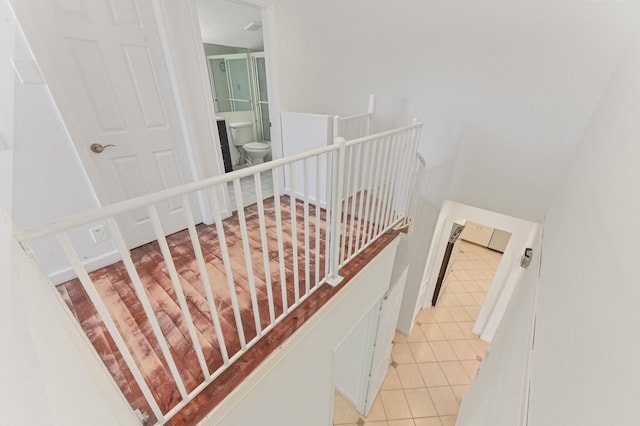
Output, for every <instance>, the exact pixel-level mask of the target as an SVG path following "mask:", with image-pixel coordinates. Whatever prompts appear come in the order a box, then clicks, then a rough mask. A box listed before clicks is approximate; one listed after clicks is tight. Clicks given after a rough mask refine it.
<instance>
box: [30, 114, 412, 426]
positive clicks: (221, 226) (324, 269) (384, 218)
mask: <svg viewBox="0 0 640 426" xmlns="http://www.w3.org/2000/svg"><path fill="white" fill-rule="evenodd" d="M421 128H422V123H419V122H417V121H415V122H414V123H413V124H412V125H410V126H407V127H403V128H399V129H395V130H391V131H387V132H383V133H378V134H375V135H371V136H366V137H362V138H359V139H354V140H350V141H345V140H344V139H343V138H339V139H338V140H336V143H335V144H334V145H331V146H326V147H322V148H319V149H315V150H313V151H309V152H306V153H303V154H299V155H294V156H291V157H287V158H283V159H278V160H274V161H271V162H268V163H264V164H259V165H255V166H253V167H250V168H246V169H243V170H238V171H234V172H232V173H228V174H226V175H222V176H217V177H214V178H210V179H206V180H202V181H199V182H193V183H189V184H186V185H183V186H180V187H175V188H172V189H168V190H165V191H162V192H158V193H154V194H149V195H145V196H142V197H138V198H135V199H131V200H126V201H123V202H120V203H116V204H112V205H109V206H105V207H102V208H99V209H96V210H92V211H89V212H83V213H79V214H75V215H72V216H68V217H66V218H63V219H61V220H57V221H55V222H52V223H50V224H48V225H45V226H39V227H34V228H30V229H25V230H21V231H18V238H19V239H20V241H21V242H22V243H23V245H24V244H27V245H28V244H29V243H30V242H33V241H36V240H39V239H42V238H47V237H50V236H54V237H55V239H56V240H57V241H58V243H59V245H60V248H61V250H62V251H63V252H64V254H65V256H66V257H67V259H68V260H69V263H70V265H71V266H72V267H73V269H74V271H75V273H76V275H77V277H78V280H79V281H80V283H81V285H82V287H83V288H84V290H85V291H86V293H87V295H88V297H89V298H90V300H91V302H92V304H93V305H94V307H95V309H96V311H97V313H98V314H99V316H100V319H101V320H102V321H103V322H104V325H105V327H106V329H107V330H108V332H109V333H110V335H111V336H112V338H113V340H114V342H115V345H116V346H117V349H118V351H120V353H121V354H122V357H123V359H124V362H125V363H126V365H127V367H128V368H129V369H130V371H131V373H132V375H133V378H134V380H135V382H136V383H137V385H138V386H139V387H140V389H141V391H142V394H143V395H144V399H145V400H146V402H147V403H148V406H149V408H150V410H151V413H150V414H153V416H154V417H155V419H156V424H164V423H166V422H167V421H168V420H169V419H170V418H171V417H173V416H174V415H175V414H176V413H177V412H178V411H180V409H181V408H183V407H184V406H185V405H186V404H187V403H188V402H189V401H191V400H192V399H193V398H194V397H195V396H196V395H198V394H199V393H200V392H201V391H202V390H203V389H204V388H205V387H206V386H207V385H209V384H210V383H211V382H212V381H213V380H215V379H216V377H218V376H219V375H220V374H221V373H222V372H223V371H225V370H226V369H227V368H228V367H229V366H230V365H231V364H233V362H234V361H236V360H237V359H238V358H239V357H240V356H241V355H242V354H244V353H245V352H246V351H247V350H248V349H249V348H251V347H252V346H253V345H254V344H255V343H256V342H257V341H258V340H259V339H260V338H261V337H262V336H264V335H265V333H268V332H269V331H270V330H271V329H272V328H273V327H274V326H275V325H277V324H278V323H279V322H281V321H282V320H283V319H284V318H285V317H286V316H287V315H288V314H289V313H290V312H291V311H292V310H293V309H295V308H296V307H297V306H298V305H300V303H302V302H303V301H304V300H306V299H307V298H308V297H309V296H310V295H311V294H313V293H314V291H316V290H317V289H318V288H319V287H320V286H321V285H323V284H324V283H328V284H330V285H333V286H335V285H337V284H338V283H339V282H340V280H341V277H340V275H339V272H340V268H341V267H343V266H344V265H345V264H347V263H348V262H349V261H350V260H352V259H353V258H354V257H355V256H357V255H358V254H359V253H361V252H362V251H363V250H365V249H366V248H367V247H369V246H370V245H371V244H373V243H374V242H375V241H376V240H377V239H378V238H379V237H381V236H382V235H383V234H384V233H386V232H387V231H389V230H390V229H392V228H394V227H395V226H396V225H398V224H399V223H401V222H403V221H404V220H405V218H406V217H407V215H408V212H409V210H408V209H409V206H410V200H411V190H412V185H413V179H414V172H415V170H416V161H417V159H416V150H417V144H418V141H419V134H420V131H421ZM265 174H267V175H268V174H271V177H272V190H273V209H272V213H268V212H271V210H267V209H266V207H265V203H267V202H270V201H269V200H270V198H267V199H266V200H263V192H262V191H263V187H264V184H263V182H262V180H263V177H264V176H265ZM300 177H301V179H300ZM243 178H247V179H252V181H253V187H254V189H255V192H256V195H257V197H256V204H255V205H252V206H251V207H247V208H245V207H243V205H244V203H243V192H242V190H241V179H243ZM297 180H301V182H297ZM285 181H286V183H285ZM227 183H231V185H232V186H233V190H234V194H235V203H236V208H237V213H236V215H237V221H238V226H239V229H240V237H239V242H238V244H240V245H241V246H242V249H241V250H233V253H232V250H231V248H230V247H229V246H228V244H227V236H228V235H229V227H228V225H226V221H223V219H222V218H221V216H220V214H219V212H214V214H213V216H214V223H213V224H212V225H211V226H206V225H196V224H195V222H194V219H193V215H192V207H191V200H192V199H196V198H197V197H192V195H194V194H197V193H201V194H199V195H204V196H205V197H206V196H207V195H208V196H211V197H212V199H216V198H215V188H216V187H218V186H219V185H222V186H224V187H225V189H226V187H227ZM269 189H271V188H269ZM283 190H284V193H283ZM174 198H180V199H181V200H182V203H183V213H184V219H185V229H186V230H187V231H188V237H189V238H188V240H189V241H190V244H189V248H188V249H189V250H190V251H192V252H193V257H194V258H195V259H194V261H195V265H197V267H194V269H197V272H198V274H199V284H198V285H201V286H202V288H203V289H204V292H205V296H206V305H207V308H208V310H209V314H210V321H211V325H212V328H213V332H214V333H215V340H216V341H217V344H218V350H219V353H220V354H221V357H222V363H221V365H219V366H216V367H215V368H212V367H211V365H210V363H208V360H207V359H206V355H205V351H204V350H203V345H202V337H201V336H200V335H201V333H202V330H199V329H197V328H196V326H195V325H194V319H193V318H192V312H191V309H193V308H192V307H191V308H190V305H189V299H188V298H187V297H186V296H185V288H184V285H183V282H182V281H181V280H182V279H183V278H182V277H181V276H180V274H179V273H178V269H177V267H176V262H175V258H174V254H172V250H171V246H170V244H173V243H172V241H173V240H171V238H173V237H171V236H169V237H167V236H165V233H164V231H163V225H162V221H161V218H160V217H159V215H158V212H157V208H156V206H157V205H158V204H159V203H162V202H166V201H167V200H170V199H174ZM286 208H288V209H289V211H290V213H289V214H283V210H286ZM136 209H146V211H147V213H148V217H149V220H150V221H151V223H152V225H153V229H154V232H155V236H156V238H157V244H158V247H159V250H160V252H161V255H162V259H163V262H164V267H165V268H166V273H167V275H168V276H169V278H170V281H171V287H172V289H173V291H174V292H175V297H176V299H177V304H178V305H179V309H180V315H181V321H184V324H185V325H186V328H187V331H188V337H187V338H188V340H189V341H190V344H191V345H192V346H193V351H194V352H195V356H196V358H197V364H198V366H199V369H200V370H201V372H202V377H203V380H201V381H200V382H199V383H196V384H194V383H189V384H186V383H185V379H184V374H183V372H181V371H180V368H179V365H178V362H177V361H176V359H175V358H174V355H173V354H172V351H171V347H170V343H169V341H168V338H167V336H165V333H164V332H163V330H162V327H161V324H160V321H159V319H158V316H157V313H156V312H155V311H154V302H153V301H152V300H151V299H150V296H149V294H148V289H147V288H146V287H145V285H146V284H148V283H146V282H145V278H144V277H142V276H141V274H140V272H139V270H138V267H137V265H136V262H135V261H134V258H133V257H132V252H131V251H130V250H129V248H128V247H127V246H126V243H125V239H124V238H123V236H122V233H121V231H120V228H119V226H118V223H117V217H118V216H120V215H122V214H123V213H125V212H130V211H133V210H136ZM256 211H257V216H258V220H257V222H259V230H258V235H256V234H252V235H250V230H249V229H248V228H247V213H250V214H252V215H253V217H255V213H254V212H256ZM97 220H105V222H106V225H107V234H108V235H109V236H110V237H111V238H112V240H113V241H114V243H115V246H116V247H117V250H118V252H119V254H120V256H121V259H122V260H121V262H122V263H121V264H120V263H118V264H117V265H119V267H120V270H122V271H126V275H128V277H129V280H130V282H131V284H132V286H133V288H134V289H135V295H136V297H137V299H138V301H139V303H140V305H141V306H142V309H143V311H144V314H145V315H146V320H147V321H148V323H149V325H150V328H151V330H152V333H153V336H154V337H155V339H156V340H157V343H158V346H159V351H160V352H161V354H162V357H163V358H164V360H165V361H166V365H167V367H168V370H169V373H170V376H171V379H172V380H173V381H174V383H175V387H176V389H177V390H178V392H179V395H180V400H179V402H177V403H173V404H174V405H172V406H167V405H166V404H163V403H161V401H158V400H157V398H156V396H154V392H153V391H152V389H151V387H150V385H149V377H145V374H144V373H143V371H142V369H141V366H140V363H141V360H140V359H139V357H138V356H137V354H136V353H135V350H133V349H131V347H132V345H131V343H132V342H128V341H127V340H126V336H125V335H123V334H122V332H121V330H120V327H119V323H118V317H117V315H116V313H115V311H114V309H111V308H110V306H109V305H108V302H107V301H105V300H104V299H103V296H102V295H101V293H100V291H98V288H97V284H96V282H95V280H94V277H93V276H92V273H90V272H89V271H87V269H86V267H85V265H84V264H83V262H82V259H81V256H80V255H79V254H78V251H77V249H76V248H75V247H74V243H73V242H72V239H71V237H70V235H72V234H73V231H74V229H75V228H77V227H80V226H82V225H85V224H88V223H92V222H95V221H97ZM254 222H255V221H254ZM254 222H252V223H254ZM207 232H208V233H209V234H210V235H213V234H214V233H215V239H216V241H217V245H218V248H219V253H220V254H219V258H221V263H222V265H221V267H220V270H223V271H224V277H225V280H226V283H225V284H224V285H223V286H222V287H221V286H220V285H218V286H217V287H216V286H214V285H213V284H214V283H213V281H212V280H213V279H214V278H213V277H212V276H211V273H210V272H209V271H208V268H207V266H208V264H207V262H208V260H207V259H208V256H210V253H209V252H210V251H211V250H212V249H211V248H209V249H206V250H205V249H203V244H202V233H207ZM251 237H253V239H252V238H251ZM287 248H288V249H289V250H290V251H291V253H290V254H291V256H290V258H289V254H288V252H287ZM258 252H259V253H258ZM252 254H253V256H252ZM237 257H243V258H242V259H238V258H237ZM243 264H244V267H243V269H242V271H241V272H242V275H243V276H245V277H246V281H247V282H246V283H244V284H242V285H244V286H246V290H247V292H248V294H249V297H248V300H246V299H247V298H244V299H243V300H245V301H244V302H242V301H241V300H240V299H239V297H238V293H239V291H240V290H241V289H240V288H239V287H238V286H239V285H240V284H238V283H239V282H240V279H239V277H238V268H240V267H241V266H238V265H243ZM276 264H277V266H276ZM287 267H288V268H289V270H290V271H292V272H289V273H288V271H287ZM124 274H125V272H123V275H124ZM258 274H259V275H260V276H263V277H264V279H263V280H262V281H264V282H262V281H261V282H260V283H258V282H257V281H256V276H257V275H258ZM218 276H219V275H218ZM225 285H226V290H225V291H226V292H228V296H227V297H228V299H225V303H227V304H228V305H230V306H231V307H232V310H233V316H232V320H229V321H227V323H229V322H231V323H232V325H233V327H235V331H234V333H235V334H234V335H233V336H232V337H233V339H232V340H233V342H236V338H237V342H238V345H237V346H239V347H232V346H233V345H232V343H233V342H231V341H230V340H229V339H228V338H225V336H227V337H228V336H229V333H227V334H225V333H224V330H223V324H222V321H221V312H220V310H219V309H218V306H220V301H221V298H223V297H224V296H223V295H221V294H218V293H220V292H218V293H216V292H215V291H214V288H218V289H220V288H224V286H225ZM291 289H292V291H291ZM242 291H244V287H243V289H242ZM259 292H260V293H261V294H264V293H266V303H267V307H266V308H265V307H262V311H261V310H260V306H259V300H258V299H259V297H258V296H259V295H258V293H259ZM289 292H291V294H290V293H289ZM243 303H245V305H243ZM243 308H244V310H245V311H246V310H251V311H252V314H253V315H252V321H251V320H249V321H248V320H247V318H246V316H245V318H243V316H242V312H243ZM120 326H121V325H120ZM247 326H248V327H249V328H250V329H252V330H251V331H248V330H247ZM254 328H255V331H253V329H254ZM254 332H255V335H253V334H254ZM211 339H213V337H211Z"/></svg>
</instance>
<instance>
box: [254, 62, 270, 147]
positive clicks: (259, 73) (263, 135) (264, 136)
mask: <svg viewBox="0 0 640 426" xmlns="http://www.w3.org/2000/svg"><path fill="white" fill-rule="evenodd" d="M251 61H252V64H253V74H254V90H255V93H254V99H255V110H256V116H257V120H258V133H259V136H260V140H265V141H269V140H271V121H270V120H269V94H268V93H267V68H266V63H265V59H264V52H259V53H252V54H251Z"/></svg>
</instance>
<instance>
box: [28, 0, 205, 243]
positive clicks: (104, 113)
mask: <svg viewBox="0 0 640 426" xmlns="http://www.w3.org/2000/svg"><path fill="white" fill-rule="evenodd" d="M17 13H18V17H19V19H20V20H21V22H24V23H25V30H26V33H27V37H28V38H29V41H30V43H31V45H32V46H33V50H34V55H35V57H36V60H37V61H38V63H39V64H40V66H41V69H42V71H43V74H44V75H45V78H46V80H47V83H48V85H49V87H50V89H51V92H52V94H53V97H54V100H55V102H56V104H57V105H58V108H59V110H60V113H61V115H62V118H63V120H64V121H65V124H66V126H67V128H68V129H69V133H70V135H71V139H72V140H73V142H74V144H75V146H76V150H77V151H78V154H79V156H80V158H81V160H82V162H83V165H84V167H85V170H86V172H87V175H88V176H89V179H90V181H91V183H92V186H93V188H94V189H95V191H96V193H97V195H98V198H99V200H100V203H101V204H103V205H104V204H111V203H114V202H117V201H122V200H125V199H128V198H131V197H135V196H139V195H143V194H147V193H149V192H155V191H159V190H163V189H166V188H169V187H173V186H176V185H180V184H183V183H186V182H188V181H190V180H191V178H190V176H191V173H190V167H189V162H188V158H187V154H186V147H185V145H184V137H183V134H182V131H181V129H180V124H179V120H178V114H177V110H176V105H175V100H174V98H173V92H172V88H171V84H170V80H169V74H168V69H167V65H166V61H165V58H164V56H163V51H162V46H161V43H160V39H159V35H158V32H157V28H156V25H155V24H156V23H155V18H154V13H153V9H152V4H151V0H137V1H134V0H110V1H93V0H75V1H74V0H23V1H21V2H19V5H18V6H17ZM93 143H99V144H101V145H103V146H106V145H112V146H110V147H107V148H105V149H104V151H102V152H101V153H94V152H92V151H91V150H90V149H89V146H90V145H91V144H93ZM156 207H157V209H158V213H159V215H160V218H161V221H162V225H163V229H164V231H165V232H166V233H167V234H169V233H172V232H176V231H178V230H180V229H183V228H184V227H185V224H184V218H183V213H182V200H181V199H175V200H169V201H168V202H165V203H161V204H158V205H157V206H156ZM193 210H194V213H195V214H199V210H200V209H198V208H194V209H193ZM195 220H196V223H198V222H200V221H201V218H200V217H195ZM118 223H119V225H120V226H121V228H122V229H121V230H122V233H123V235H124V237H125V239H126V241H127V244H128V246H129V247H136V246H138V245H141V244H144V243H146V242H148V241H152V240H154V239H155V235H154V233H153V230H152V227H151V226H150V223H149V219H148V216H147V213H146V209H141V211H138V212H133V213H132V214H127V215H123V216H122V217H119V218H118Z"/></svg>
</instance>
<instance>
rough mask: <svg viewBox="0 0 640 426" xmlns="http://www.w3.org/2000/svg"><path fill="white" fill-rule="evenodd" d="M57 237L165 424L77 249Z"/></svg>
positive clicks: (137, 381) (60, 236) (140, 385)
mask: <svg viewBox="0 0 640 426" xmlns="http://www.w3.org/2000/svg"><path fill="white" fill-rule="evenodd" d="M56 237H57V240H58V242H59V244H60V247H61V248H62V251H63V252H64V254H65V255H66V256H67V259H69V261H70V262H71V266H72V267H73V270H74V271H75V272H76V274H77V275H78V279H79V280H80V283H81V284H82V287H83V288H84V291H85V292H86V293H87V295H88V296H89V299H90V300H91V303H93V306H94V307H95V309H96V311H97V312H98V315H99V316H100V319H101V320H102V322H103V323H104V325H105V327H106V328H107V331H108V332H109V334H110V335H111V338H112V339H113V341H114V343H115V344H116V347H117V348H118V351H120V354H121V355H122V359H123V360H124V362H125V363H126V364H127V367H128V368H129V371H131V374H132V375H133V378H134V380H135V381H136V383H137V384H138V387H140V391H142V395H144V399H145V400H146V401H147V403H148V404H149V407H151V411H153V414H154V415H155V416H156V419H157V421H158V422H159V423H160V422H163V420H164V414H163V413H162V410H161V409H160V407H159V406H158V403H157V402H156V399H155V398H154V397H153V394H152V393H151V389H150V388H149V386H148V385H147V382H146V381H145V379H144V376H143V375H142V372H141V371H140V368H138V365H137V363H136V361H135V359H134V358H133V355H132V354H131V352H130V351H129V348H128V347H127V344H126V342H125V341H124V339H123V338H122V335H121V334H120V331H119V330H118V327H117V326H116V324H115V322H114V320H113V318H112V316H111V313H110V312H109V310H108V309H107V307H106V306H105V304H104V302H103V301H102V298H101V297H100V294H98V291H97V290H96V288H95V287H94V285H93V281H91V278H90V277H89V274H88V273H87V270H86V269H85V267H84V265H83V264H82V261H81V260H80V257H79V256H78V254H77V253H76V251H75V249H74V248H73V244H71V241H70V240H69V237H68V236H67V234H65V233H60V234H56Z"/></svg>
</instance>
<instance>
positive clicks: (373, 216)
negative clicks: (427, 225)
mask: <svg viewBox="0 0 640 426" xmlns="http://www.w3.org/2000/svg"><path fill="white" fill-rule="evenodd" d="M372 143H375V144H376V148H377V149H376V158H375V161H374V163H373V164H374V168H375V169H376V170H378V169H379V167H380V166H379V163H381V162H382V159H383V158H384V157H383V155H382V151H383V148H384V145H383V143H384V139H383V138H380V139H378V140H376V141H375V142H372ZM379 182H380V173H376V174H375V175H374V176H373V181H372V185H373V188H372V190H371V202H372V209H371V212H370V213H371V216H370V217H369V224H368V227H367V245H368V244H369V243H370V242H372V241H373V238H374V234H373V230H374V226H375V221H376V212H377V211H378V206H379V204H380V200H379V199H378V185H379Z"/></svg>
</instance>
